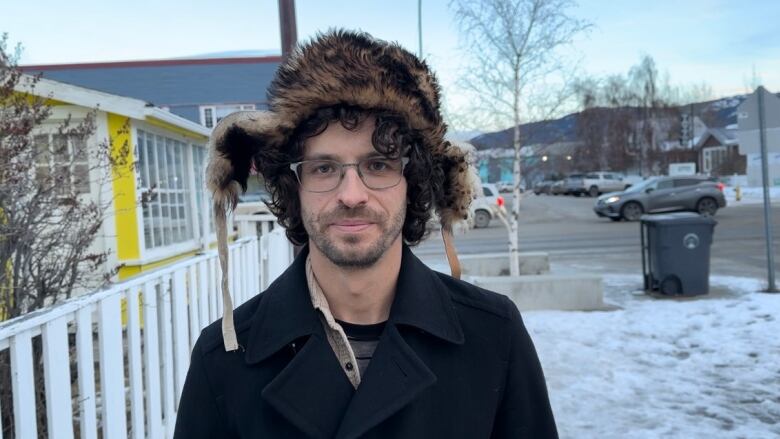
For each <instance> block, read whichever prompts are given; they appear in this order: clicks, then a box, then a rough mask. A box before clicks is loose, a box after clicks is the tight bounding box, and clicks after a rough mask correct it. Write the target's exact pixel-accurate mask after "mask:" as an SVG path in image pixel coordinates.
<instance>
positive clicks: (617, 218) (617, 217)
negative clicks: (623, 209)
mask: <svg viewBox="0 0 780 439" xmlns="http://www.w3.org/2000/svg"><path fill="white" fill-rule="evenodd" d="M609 219H611V220H612V221H614V222H618V221H620V220H621V219H622V218H620V217H619V216H611V217H609Z"/></svg>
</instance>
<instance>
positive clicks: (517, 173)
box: [509, 68, 522, 276]
mask: <svg viewBox="0 0 780 439" xmlns="http://www.w3.org/2000/svg"><path fill="white" fill-rule="evenodd" d="M514 80H515V84H514V85H515V90H514V92H515V93H514V109H513V110H514V111H513V113H514V123H515V125H514V139H513V142H512V143H513V146H514V150H515V160H514V166H513V169H512V174H513V177H514V185H513V187H512V199H513V200H514V202H513V203H512V215H511V216H510V219H509V275H510V276H519V275H520V248H519V243H520V227H518V225H519V221H520V181H521V171H522V170H521V169H520V72H519V71H518V69H517V68H516V69H515V78H514Z"/></svg>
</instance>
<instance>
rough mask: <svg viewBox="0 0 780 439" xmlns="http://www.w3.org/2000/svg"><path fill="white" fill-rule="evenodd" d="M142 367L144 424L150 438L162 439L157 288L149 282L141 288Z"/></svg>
mask: <svg viewBox="0 0 780 439" xmlns="http://www.w3.org/2000/svg"><path fill="white" fill-rule="evenodd" d="M143 291H144V295H143V307H144V308H143V309H144V354H145V355H144V361H145V363H144V366H145V369H146V375H145V381H146V417H147V420H146V423H147V425H148V426H149V436H148V437H150V438H158V437H162V435H163V432H162V431H163V429H162V408H161V401H162V389H161V388H160V346H159V344H158V339H159V332H158V330H157V319H158V315H157V312H158V308H157V303H158V300H157V287H156V286H155V284H154V282H152V281H149V282H147V283H145V284H144V286H143Z"/></svg>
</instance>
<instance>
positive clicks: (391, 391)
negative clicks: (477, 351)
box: [245, 245, 464, 439]
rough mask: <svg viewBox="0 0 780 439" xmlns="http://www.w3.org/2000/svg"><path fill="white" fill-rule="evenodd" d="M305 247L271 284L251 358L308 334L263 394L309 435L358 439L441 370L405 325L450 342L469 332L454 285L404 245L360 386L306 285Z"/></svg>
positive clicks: (257, 318)
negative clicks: (413, 342) (384, 321)
mask: <svg viewBox="0 0 780 439" xmlns="http://www.w3.org/2000/svg"><path fill="white" fill-rule="evenodd" d="M307 256H308V248H304V249H303V251H301V253H300V254H299V255H298V257H297V258H296V259H295V261H294V262H293V264H292V265H291V266H290V267H289V268H288V269H287V270H286V271H285V272H284V273H283V274H282V275H281V276H280V277H279V279H277V280H276V281H275V282H274V283H273V284H271V286H270V287H269V288H268V290H266V292H265V293H263V294H264V298H263V300H261V301H260V304H259V305H258V309H257V311H256V312H255V315H254V317H253V322H252V324H251V325H252V326H251V329H250V332H249V339H248V342H247V350H246V357H245V358H246V361H247V363H257V362H260V361H262V360H264V359H266V358H268V357H269V356H271V355H273V354H274V353H275V352H277V351H279V350H280V349H282V348H283V347H284V346H286V345H289V344H290V343H291V342H293V341H294V340H296V339H298V338H301V337H304V336H309V338H308V341H307V342H306V343H305V344H304V345H303V347H302V349H301V350H300V352H298V353H297V354H296V355H295V356H294V357H293V358H292V359H291V360H290V362H289V363H287V365H286V366H285V367H284V369H282V370H281V372H280V373H279V374H278V375H277V376H276V377H274V379H273V380H271V382H270V383H268V384H267V385H266V386H265V388H264V389H263V392H262V397H263V399H264V400H265V401H266V402H267V403H268V404H270V405H271V406H272V407H274V408H275V409H276V410H277V412H278V413H279V414H280V415H281V416H282V417H284V418H286V419H287V420H288V421H290V422H291V423H292V424H293V425H295V426H297V427H298V428H299V429H300V430H301V431H303V432H305V433H306V434H307V436H309V437H316V438H329V437H336V438H338V439H353V438H357V437H359V436H361V435H362V434H364V433H365V432H367V431H368V430H370V429H371V428H373V427H374V426H376V425H378V424H379V423H381V422H382V421H384V420H385V419H387V418H388V417H390V416H392V415H393V414H394V413H396V412H397V411H399V410H401V409H402V408H403V407H405V406H406V405H408V404H409V403H410V402H411V401H413V400H414V399H415V398H417V396H418V395H420V394H421V393H422V392H423V391H424V390H425V389H426V388H428V387H430V386H432V385H433V384H434V383H435V382H436V379H437V378H436V375H435V374H434V373H433V372H432V371H431V370H430V369H429V368H428V366H427V365H426V363H425V361H424V359H423V358H421V357H420V356H419V355H418V353H417V352H415V350H414V349H413V348H412V347H411V346H410V345H409V344H408V343H407V342H406V340H405V339H404V337H403V335H402V334H403V333H402V331H400V329H401V328H402V327H403V326H411V327H415V328H417V329H419V330H422V331H423V332H425V333H427V334H430V335H431V336H433V337H437V338H439V339H442V340H446V341H448V342H451V343H456V344H462V343H463V341H464V340H463V331H462V329H461V327H460V323H459V322H458V318H457V315H456V313H455V310H454V309H453V304H452V301H451V299H450V297H449V294H448V290H447V287H446V286H445V285H444V284H443V282H442V281H441V280H440V279H439V277H438V276H437V275H436V274H435V273H433V272H432V271H431V270H430V269H429V268H427V267H426V266H425V265H423V263H422V262H420V260H419V259H417V257H415V256H414V255H413V254H412V252H411V250H409V248H408V247H407V246H405V245H404V248H403V253H402V261H401V272H400V275H399V277H398V284H397V285H398V286H397V289H396V295H395V298H394V299H393V304H392V308H391V310H390V318H389V321H388V323H390V324H388V325H387V327H386V329H385V331H384V333H383V334H382V337H381V339H380V340H379V344H378V345H377V347H376V351H375V352H374V357H373V359H372V360H371V365H370V367H369V368H368V369H367V371H366V375H365V376H364V377H363V380H362V381H361V384H360V386H358V388H357V390H355V389H354V388H353V387H352V385H351V384H350V382H349V380H348V379H347V376H346V374H345V373H344V371H343V370H342V369H341V367H342V365H340V364H339V362H338V360H337V359H336V355H335V354H334V353H333V350H332V348H331V347H330V345H329V344H328V342H327V339H326V335H325V331H324V329H323V327H322V323H321V320H320V318H319V316H318V314H317V311H316V310H315V309H314V307H313V305H312V303H311V298H310V296H309V290H308V285H307V283H306V272H305V267H306V257H307Z"/></svg>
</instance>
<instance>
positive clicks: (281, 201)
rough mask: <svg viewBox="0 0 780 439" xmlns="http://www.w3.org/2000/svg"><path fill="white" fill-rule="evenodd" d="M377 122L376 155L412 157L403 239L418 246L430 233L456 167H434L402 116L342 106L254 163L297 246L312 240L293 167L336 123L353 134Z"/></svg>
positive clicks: (274, 209)
mask: <svg viewBox="0 0 780 439" xmlns="http://www.w3.org/2000/svg"><path fill="white" fill-rule="evenodd" d="M370 117H373V118H375V120H376V123H375V127H374V132H373V134H372V136H371V142H372V144H373V146H374V149H376V151H377V152H379V153H380V154H383V155H385V156H388V157H400V156H407V157H409V163H408V164H407V165H406V167H405V168H404V177H405V178H406V182H407V191H406V199H407V204H406V218H405V220H404V225H403V239H404V241H405V242H406V243H407V244H409V245H416V244H418V243H419V242H420V241H421V240H422V239H424V238H425V237H426V235H427V233H428V231H427V227H426V225H427V223H428V221H429V220H430V219H431V215H432V207H433V203H434V200H435V199H437V198H442V197H443V195H444V194H443V193H442V192H443V191H444V181H445V175H446V174H445V170H446V169H447V168H449V167H450V166H451V165H454V164H449V165H445V166H442V164H435V163H434V159H433V157H432V155H431V152H430V150H429V149H428V148H425V147H424V145H423V142H422V138H421V136H420V133H419V132H418V131H416V130H413V129H411V128H410V127H409V125H408V123H407V122H406V120H404V118H403V117H401V116H400V115H398V114H396V113H393V112H389V111H385V110H365V109H363V108H360V107H354V106H347V105H338V106H333V107H325V108H321V109H319V110H318V111H316V112H315V113H314V114H313V115H312V116H310V117H309V118H308V119H306V120H305V121H304V122H303V123H301V124H300V125H299V126H298V127H297V129H296V130H295V132H294V133H293V135H292V136H291V138H290V142H289V144H288V145H286V146H285V147H284V148H282V149H281V150H277V151H276V153H275V154H273V158H272V159H271V160H269V156H268V155H266V156H264V160H255V166H256V168H257V170H258V171H260V173H261V174H262V175H263V176H264V177H265V185H266V188H267V189H268V191H269V192H270V194H271V202H270V203H269V206H268V207H269V209H270V210H271V212H272V213H273V214H274V215H276V217H277V220H278V222H279V224H281V225H282V226H283V227H285V228H286V229H287V238H288V239H289V240H290V241H292V242H293V243H294V244H296V245H303V244H304V243H306V242H308V239H309V235H308V233H307V232H306V229H305V228H304V226H303V219H302V218H301V202H300V198H299V196H298V179H297V178H296V176H295V174H294V173H293V171H292V170H291V169H290V168H289V164H290V163H294V162H296V161H299V160H302V158H303V146H304V142H305V141H306V139H308V138H310V137H314V136H317V135H319V134H321V133H322V132H323V131H325V129H326V128H327V127H328V125H329V124H330V123H331V122H334V121H337V122H339V123H340V124H341V125H342V126H343V127H344V128H346V129H348V130H356V129H357V128H358V127H359V126H360V125H361V124H362V123H363V121H365V120H366V119H368V118H370Z"/></svg>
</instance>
